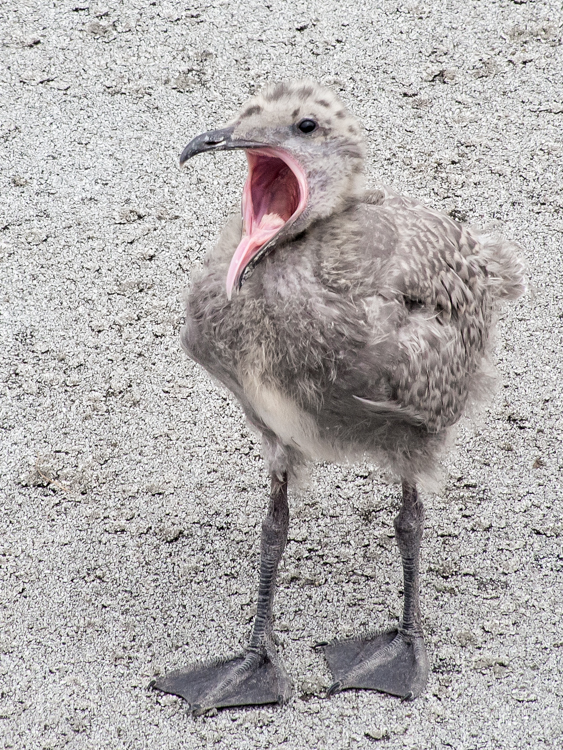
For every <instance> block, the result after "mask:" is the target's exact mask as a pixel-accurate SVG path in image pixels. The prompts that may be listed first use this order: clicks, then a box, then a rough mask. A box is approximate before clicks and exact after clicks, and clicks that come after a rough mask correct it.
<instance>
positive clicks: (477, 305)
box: [157, 82, 523, 710]
mask: <svg viewBox="0 0 563 750" xmlns="http://www.w3.org/2000/svg"><path fill="white" fill-rule="evenodd" d="M228 148H244V149H245V151H246V153H247V158H248V162H249V177H248V180H247V182H246V185H245V188H244V191H243V210H242V220H241V218H240V217H237V216H235V217H232V218H231V219H230V220H229V222H228V224H227V226H226V227H225V229H224V231H223V234H222V236H221V238H220V240H219V242H218V244H217V246H216V247H215V248H214V249H213V250H212V252H211V253H210V254H209V256H208V257H207V259H206V261H205V264H204V266H203V268H202V269H201V271H200V272H199V273H198V275H197V276H196V277H195V279H194V280H193V282H192V285H191V288H190V292H189V295H188V304H187V313H186V326H185V328H184V331H183V334H182V342H183V345H184V347H185V349H186V350H187V352H188V354H189V355H190V356H191V357H192V358H193V359H194V360H196V361H197V362H199V363H200V364H201V365H203V367H205V368H206V370H207V371H208V372H209V373H210V374H211V375H213V376H214V377H215V378H216V379H218V380H219V381H221V382H222V383H223V384H224V385H225V386H226V387H227V388H229V389H230V390H231V391H232V393H233V394H234V395H235V396H236V397H237V399H238V400H239V402H240V403H241V406H242V408H243V409H244V411H245V413H246V416H247V418H248V420H249V421H250V423H251V424H252V425H253V426H254V428H255V429H257V430H258V431H260V433H261V434H262V436H263V444H264V453H265V457H266V460H267V463H268V467H269V470H270V474H271V476H272V496H271V504H270V511H269V514H268V516H267V518H266V521H265V523H264V526H263V536H262V562H261V579H260V591H259V605H258V615H257V617H256V621H255V625H254V631H253V635H252V638H251V641H250V645H249V647H248V649H247V652H246V655H245V656H243V657H239V658H238V659H235V660H233V661H232V662H227V663H226V664H225V665H221V666H217V665H215V666H214V665H210V666H208V667H197V668H196V667H193V668H190V669H188V670H187V671H183V672H181V673H178V674H175V675H170V676H169V677H168V678H165V679H164V680H163V681H161V682H160V683H157V686H158V687H160V689H162V690H165V691H167V692H176V693H178V694H181V695H184V696H185V697H186V698H187V699H188V700H189V701H190V703H192V704H193V705H194V706H198V707H200V710H206V709H208V708H210V707H212V706H226V705H241V704H244V703H266V702H271V701H272V700H277V699H284V698H286V697H287V696H288V694H289V685H290V683H289V680H288V678H287V675H286V673H285V670H284V669H283V666H282V665H281V662H280V660H279V657H278V656H277V653H276V650H275V646H274V644H273V640H272V637H271V616H272V615H271V607H272V599H273V592H274V581H275V572H276V569H277V565H278V563H279V559H280V558H281V554H282V552H283V548H284V546H285V540H286V538H287V524H288V519H289V511H288V506H287V477H288V476H290V477H291V475H292V473H293V472H294V470H295V468H296V467H297V466H298V465H299V464H301V463H303V462H305V461H308V460H329V461H334V460H344V459H354V458H356V457H359V456H362V455H367V456H370V457H372V458H374V459H375V460H376V461H378V462H379V463H380V464H384V465H387V466H389V467H390V468H391V469H393V470H394V471H395V472H396V473H397V474H399V476H400V477H401V478H402V481H403V505H402V509H401V512H400V513H399V516H398V517H397V519H396V522H395V525H396V534H397V542H398V545H399V549H400V551H401V556H402V559H403V569H404V580H405V586H404V588H405V605H404V612H403V619H402V623H401V625H400V627H399V628H398V629H397V630H396V631H393V632H392V633H390V634H382V635H381V636H378V637H376V638H367V639H359V640H357V641H353V642H335V644H332V645H331V646H329V647H327V650H326V655H327V659H328V661H329V665H330V667H331V670H332V672H333V674H334V675H335V678H336V680H337V681H336V683H335V687H336V688H346V687H367V688H372V689H377V690H383V691H386V692H390V693H394V694H398V695H409V696H416V695H418V694H419V693H420V692H421V690H422V688H423V686H424V684H425V681H426V675H427V672H428V662H427V659H426V655H425V651H424V645H423V640H422V629H421V624H420V613H419V605H418V551H419V547H420V539H421V536H422V524H423V509H422V504H421V503H420V501H419V499H418V495H417V491H416V484H417V483H418V482H420V480H421V479H424V478H425V477H426V476H428V475H431V474H432V472H433V470H434V468H435V466H436V463H437V460H438V457H439V453H440V449H441V448H442V446H443V443H444V440H445V437H446V435H447V433H448V430H449V428H451V427H452V426H453V425H454V424H455V423H456V422H457V421H458V420H459V418H460V417H461V416H462V414H463V412H464V410H465V408H466V406H467V403H468V401H469V400H471V399H472V398H476V397H479V396H480V395H481V394H482V392H483V391H484V390H485V389H486V386H487V384H488V381H489V379H490V378H489V375H488V373H487V371H486V370H487V368H486V367H485V363H486V359H487V354H488V348H489V343H490V339H491V327H492V323H493V320H494V315H495V305H496V302H497V301H498V300H500V299H502V298H516V297H517V296H519V295H520V294H521V293H522V291H523V281H522V266H521V263H520V261H519V260H518V259H517V256H516V254H515V246H514V245H512V244H511V243H508V242H505V241H503V240H495V239H493V238H491V237H488V236H485V235H481V234H479V233H478V232H476V231H473V230H471V229H469V228H467V227H465V226H463V225H461V224H459V223H458V222H456V221H454V220H453V219H451V218H450V217H448V216H445V215H444V214H441V213H438V212H436V211H434V210H432V209H430V208H427V207H425V206H423V205H422V204H420V203H418V202H416V201H414V200H411V199H408V198H405V197H402V196H400V195H397V194H396V193H394V192H393V191H392V190H389V189H388V188H385V187H381V188H378V189H376V190H372V191H365V189H364V185H363V178H362V170H363V156H364V143H363V138H362V136H361V131H360V128H359V127H358V124H357V122H356V120H355V118H353V116H352V115H350V114H349V113H348V112H347V111H346V110H345V109H344V108H343V107H342V105H341V103H340V101H339V100H338V99H337V98H336V97H335V96H334V94H332V92H330V91H329V90H328V89H325V88H323V87H319V86H318V85H317V84H314V83H312V82H296V83H293V84H278V85H276V86H271V87H268V88H267V89H266V90H265V91H264V92H262V93H261V94H259V95H258V96H257V97H254V98H253V99H252V100H251V101H250V102H248V104H247V105H246V107H245V108H244V109H243V110H242V112H241V114H240V115H239V117H238V118H237V119H236V120H235V122H234V124H232V125H230V126H229V127H227V128H225V129H223V130H219V131H212V132H209V133H205V134H203V135H202V136H199V137H198V138H196V139H194V140H193V141H192V142H191V143H190V144H189V145H188V146H187V147H186V149H185V151H184V154H183V156H182V161H185V160H186V159H188V158H190V157H191V156H193V155H195V154H196V153H200V152H201V151H208V150H223V149H228ZM350 643H352V646H351V645H350ZM256 685H259V688H256Z"/></svg>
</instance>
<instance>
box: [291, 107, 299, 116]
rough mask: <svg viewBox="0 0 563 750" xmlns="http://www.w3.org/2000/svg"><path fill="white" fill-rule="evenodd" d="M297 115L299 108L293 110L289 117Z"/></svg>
mask: <svg viewBox="0 0 563 750" xmlns="http://www.w3.org/2000/svg"><path fill="white" fill-rule="evenodd" d="M298 114H299V108H297V109H294V110H293V112H292V113H291V116H292V117H297V115H298Z"/></svg>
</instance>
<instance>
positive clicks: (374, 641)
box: [324, 630, 428, 700]
mask: <svg viewBox="0 0 563 750" xmlns="http://www.w3.org/2000/svg"><path fill="white" fill-rule="evenodd" d="M324 653H325V656H326V659H327V661H328V665H329V667H330V671H331V672H332V676H333V677H334V680H335V682H334V684H333V685H332V686H331V687H330V688H329V690H328V693H329V695H333V694H334V693H337V692H339V691H341V690H348V689H350V688H359V689H362V688H363V689H367V690H379V691H381V692H383V693H390V694H391V695H398V696H400V697H401V698H403V700H410V699H413V698H416V697H417V696H418V695H420V693H421V692H422V691H423V689H424V686H425V685H426V680H427V678H428V657H427V655H426V648H425V646H424V640H423V638H422V636H421V635H412V634H410V633H408V632H405V631H403V630H391V631H389V632H386V633H379V634H377V635H374V636H370V637H367V638H350V639H349V640H342V641H333V642H332V643H329V644H328V645H327V646H325V647H324Z"/></svg>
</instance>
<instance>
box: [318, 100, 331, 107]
mask: <svg viewBox="0 0 563 750" xmlns="http://www.w3.org/2000/svg"><path fill="white" fill-rule="evenodd" d="M317 104H320V106H321V107H330V104H329V103H328V102H327V100H326V99H317Z"/></svg>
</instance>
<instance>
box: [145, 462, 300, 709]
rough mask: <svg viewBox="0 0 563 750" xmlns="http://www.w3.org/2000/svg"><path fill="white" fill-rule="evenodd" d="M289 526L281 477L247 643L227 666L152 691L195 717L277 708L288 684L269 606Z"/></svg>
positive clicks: (174, 678)
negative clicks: (177, 701)
mask: <svg viewBox="0 0 563 750" xmlns="http://www.w3.org/2000/svg"><path fill="white" fill-rule="evenodd" d="M288 527H289V506H288V503H287V475H284V476H283V478H282V479H281V480H280V479H278V478H277V477H276V476H275V475H272V489H271V495H270V507H269V510H268V515H267V516H266V518H265V520H264V522H263V524H262V544H261V555H260V584H259V587H258V606H257V611H256V618H255V620H254V627H253V630H252V635H251V637H250V643H249V645H248V647H247V649H246V651H245V652H244V653H243V654H241V655H240V656H237V657H235V658H234V659H230V660H228V661H216V662H212V663H207V664H199V665H192V666H191V667H188V668H187V669H182V670H178V671H176V672H171V673H170V674H167V675H165V676H164V677H162V678H161V679H158V680H155V681H154V682H153V683H152V686H153V687H155V688H156V689H157V690H162V692H164V693H172V694H174V695H179V696H181V697H182V698H185V700H187V701H188V703H189V704H190V707H191V708H192V709H193V711H194V713H195V714H198V715H199V714H203V713H205V712H206V711H209V710H210V709H211V708H224V707H226V706H257V705H262V704H264V703H281V702H283V701H285V700H287V699H288V698H289V696H290V694H291V680H290V679H289V677H288V675H287V673H286V671H285V669H284V667H283V664H282V663H281V660H280V658H279V656H278V654H277V652H276V649H275V646H274V642H273V637H272V603H273V600H274V592H275V588H276V574H277V570H278V565H279V562H280V559H281V556H282V554H283V551H284V548H285V545H286V542H287V531H288Z"/></svg>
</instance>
